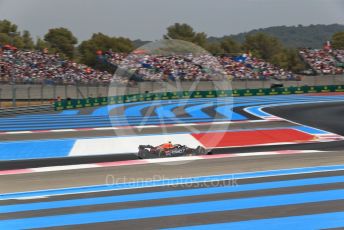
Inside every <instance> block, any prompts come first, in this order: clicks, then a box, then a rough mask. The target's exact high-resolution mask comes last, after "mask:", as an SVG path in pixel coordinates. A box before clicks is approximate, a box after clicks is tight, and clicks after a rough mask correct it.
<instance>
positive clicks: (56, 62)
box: [0, 46, 344, 85]
mask: <svg viewBox="0 0 344 230" xmlns="http://www.w3.org/2000/svg"><path fill="white" fill-rule="evenodd" d="M299 52H300V55H301V56H302V57H303V59H304V60H305V61H306V62H307V63H308V64H309V65H310V66H311V67H312V68H313V69H314V70H315V71H317V72H318V73H319V74H343V67H344V65H343V63H344V50H325V49H301V50H300V51H299ZM97 60H98V61H99V62H106V64H111V65H113V66H115V67H116V68H117V67H118V68H119V70H121V71H116V74H114V75H113V74H111V73H109V72H107V71H100V70H96V69H93V68H91V67H88V66H86V65H84V64H80V63H76V62H73V61H69V60H65V59H63V58H61V57H60V56H59V55H58V54H48V53H47V52H40V51H25V50H17V49H15V48H14V47H10V46H7V47H2V48H1V46H0V82H12V81H15V82H17V83H24V84H35V83H44V84H85V85H86V84H89V85H94V84H102V85H107V84H110V83H112V82H116V83H119V84H122V85H128V84H135V83H136V82H138V81H168V80H171V81H175V80H182V81H194V80H200V81H210V80H218V79H222V78H227V79H237V80H267V79H278V80H296V79H298V76H297V75H295V74H293V73H292V72H290V71H287V70H284V69H282V68H279V67H277V66H274V65H273V64H271V63H268V62H266V61H264V60H261V59H258V58H255V57H252V56H251V55H241V56H239V57H234V56H227V55H222V56H212V55H206V54H202V55H193V54H186V55H177V54H173V55H168V56H164V55H155V54H145V53H141V54H137V53H136V54H135V53H133V54H130V55H128V54H124V53H116V52H112V51H106V52H100V53H98V58H97Z"/></svg>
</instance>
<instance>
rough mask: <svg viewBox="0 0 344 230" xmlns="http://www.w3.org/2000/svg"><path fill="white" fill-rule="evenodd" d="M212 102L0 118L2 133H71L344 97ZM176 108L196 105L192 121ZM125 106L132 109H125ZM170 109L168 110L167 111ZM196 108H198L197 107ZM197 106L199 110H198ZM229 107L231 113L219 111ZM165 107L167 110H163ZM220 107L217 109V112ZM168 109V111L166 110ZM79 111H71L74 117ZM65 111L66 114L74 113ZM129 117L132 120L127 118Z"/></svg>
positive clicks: (144, 104) (236, 116)
mask: <svg viewBox="0 0 344 230" xmlns="http://www.w3.org/2000/svg"><path fill="white" fill-rule="evenodd" d="M231 100H232V98H209V99H181V100H166V101H151V102H135V103H131V104H119V105H109V106H102V107H100V108H98V109H95V110H94V112H93V113H92V114H90V115H79V114H74V115H73V114H50V115H49V114H42V115H29V116H18V117H15V118H0V131H21V130H42V129H68V128H92V127H110V126H123V125H154V124H159V123H165V124H174V123H188V122H191V123H194V122H208V121H212V120H213V119H214V117H212V116H209V114H206V113H204V112H203V111H202V109H203V108H206V107H208V106H215V109H217V111H219V112H221V114H222V115H224V116H225V117H226V118H227V120H243V115H241V114H236V113H234V112H233V108H235V107H238V106H242V105H243V104H248V103H252V104H254V103H257V105H256V106H253V107H252V108H250V110H251V111H252V113H253V114H254V115H256V116H271V115H270V114H268V113H265V112H261V111H259V109H260V108H261V107H266V106H275V105H276V104H285V103H289V104H290V101H293V102H295V103H311V102H315V101H328V102H330V101H343V100H344V96H306V95H287V96H263V97H257V96H256V97H243V98H233V101H232V102H229V101H231ZM171 103H175V104H176V105H179V106H180V105H184V104H185V103H188V104H191V105H194V106H191V107H188V108H187V110H189V111H188V112H190V113H191V117H182V118H177V119H174V117H173V116H174V115H175V114H173V112H172V111H171V109H172V108H173V107H174V106H172V104H171ZM156 104H158V105H159V106H160V107H158V108H157V109H156V110H155V112H156V113H157V115H158V116H145V117H143V116H142V114H141V109H142V108H144V107H148V106H152V105H156ZM124 106H129V107H128V108H127V107H124ZM166 106H167V107H166ZM195 106H196V107H195ZM197 106H198V107H197ZM222 106H228V107H227V108H228V109H225V108H220V107H222ZM117 107H123V108H124V111H125V113H124V114H120V115H115V116H110V117H109V116H108V114H109V111H111V110H112V109H115V108H117ZM162 107H164V108H162ZM216 107H217V108H216ZM165 108H167V109H165ZM76 111H78V110H74V111H72V112H73V113H75V112H76ZM72 112H68V111H66V113H72ZM126 115H129V116H126ZM214 121H223V119H218V118H216V119H214Z"/></svg>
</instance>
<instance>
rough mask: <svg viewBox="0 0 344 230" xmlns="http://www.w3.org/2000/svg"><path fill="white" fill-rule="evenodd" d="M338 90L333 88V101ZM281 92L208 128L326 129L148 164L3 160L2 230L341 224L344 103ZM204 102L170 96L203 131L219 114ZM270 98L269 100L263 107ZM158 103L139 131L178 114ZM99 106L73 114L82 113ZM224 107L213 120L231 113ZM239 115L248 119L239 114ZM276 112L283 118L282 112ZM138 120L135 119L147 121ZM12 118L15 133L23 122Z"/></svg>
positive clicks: (43, 136)
mask: <svg viewBox="0 0 344 230" xmlns="http://www.w3.org/2000/svg"><path fill="white" fill-rule="evenodd" d="M300 98H301V97H300ZM340 98H341V96H337V98H336V100H337V99H340ZM280 99H281V98H280ZM322 99H323V100H326V99H324V98H322ZM245 100H246V99H245ZM254 100H256V99H254ZM264 100H265V99H263V101H264ZM278 100H279V99H278ZM278 100H277V101H274V102H272V101H269V102H267V101H268V98H266V101H264V103H262V102H259V101H254V102H253V101H240V102H238V103H237V104H238V106H235V107H234V108H233V106H232V111H233V112H234V113H235V114H237V115H235V116H234V118H233V120H232V121H240V122H238V123H236V122H233V123H230V124H229V126H228V124H213V125H211V126H212V127H211V132H220V131H221V130H223V129H225V128H228V131H229V132H242V131H249V130H254V131H259V130H271V129H272V130H274V129H277V128H278V129H281V128H282V129H299V130H300V131H301V132H320V131H321V130H324V132H330V133H328V134H327V133H326V135H327V136H326V135H325V136H326V138H324V139H321V138H320V139H319V140H315V141H314V142H313V141H311V142H301V141H300V142H299V143H298V142H297V141H296V142H295V143H293V144H283V143H277V144H275V145H258V146H245V147H236V146H233V147H229V148H219V149H214V150H213V153H214V155H211V156H209V158H195V159H192V158H190V159H187V158H185V159H184V158H180V159H179V160H178V159H177V160H173V159H172V160H170V159H167V160H164V159H162V160H160V161H159V160H158V161H147V162H146V163H144V164H137V163H138V161H137V160H135V155H134V154H117V155H111V154H109V155H98V156H80V157H73V156H71V157H67V158H66V157H64V158H51V159H49V158H48V159H39V160H37V159H32V160H16V161H0V169H1V170H5V171H3V172H4V173H3V174H1V173H0V181H1V184H5V185H6V186H1V187H0V193H1V195H0V229H22V228H53V229H54V228H56V229H94V228H101V229H113V228H116V229H157V228H163V229H164V228H169V229H171V228H172V229H173V228H175V229H184V228H185V229H237V228H238V229H252V228H253V226H254V229H277V228H278V229H320V228H322V229H326V228H338V229H339V228H341V227H344V166H343V165H344V141H343V140H340V139H338V140H336V138H338V137H337V136H338V135H340V136H341V135H344V123H343V122H342V117H343V115H344V102H340V101H334V102H332V101H330V100H328V101H326V102H319V103H314V101H313V103H308V104H307V103H304V101H302V100H308V98H307V99H306V97H304V99H298V100H299V102H300V103H301V102H303V104H295V105H286V104H287V103H286V102H285V101H283V100H282V99H281V100H280V101H278ZM309 100H311V99H309ZM314 100H316V99H314ZM340 100H341V99H340ZM276 102H278V103H276ZM308 102H309V101H308ZM204 103H207V104H209V102H205V101H203V102H202V103H200V104H198V103H197V102H195V105H194V106H198V108H199V109H201V110H199V111H198V112H195V113H194V112H192V111H193V110H190V109H189V110H188V109H187V108H186V109H185V108H183V109H182V110H180V109H179V110H178V109H177V108H176V107H175V105H169V106H170V107H169V108H170V109H172V110H170V111H173V112H174V113H176V109H177V112H178V113H180V114H186V112H189V115H190V112H191V115H192V114H193V115H195V116H196V115H197V116H199V117H198V118H197V119H196V120H193V119H189V120H190V121H188V122H187V123H188V124H189V125H191V126H193V125H194V128H196V129H197V132H205V131H209V124H205V123H203V124H202V123H200V124H195V122H196V121H198V120H203V122H209V121H208V120H207V119H208V118H206V116H210V117H212V116H215V114H214V111H217V112H218V111H219V109H217V106H214V105H211V106H203V104H204ZM267 104H269V105H273V106H272V107H269V108H264V105H267ZM281 104H282V105H281ZM289 104H290V103H289ZM167 106H168V105H167ZM219 106H220V107H221V106H223V105H222V104H221V105H219ZM252 106H260V109H257V108H252V110H247V108H248V107H252ZM157 108H159V107H157V106H156V107H154V113H153V114H152V118H151V119H149V122H150V124H146V125H147V127H145V128H144V127H137V128H135V127H134V129H138V131H137V132H140V133H142V134H154V135H155V134H158V133H159V132H161V130H162V128H161V127H155V126H154V124H155V122H156V118H153V117H160V116H162V115H163V114H164V115H165V116H171V115H172V114H169V113H168V112H166V111H165V112H163V111H161V110H159V109H157ZM145 109H146V110H147V109H149V108H147V107H145ZM99 111H100V110H98V112H97V113H100V112H101V111H100V112H99ZM124 111H126V112H127V115H129V114H132V115H133V114H134V115H137V113H136V112H135V110H129V112H128V110H124ZM159 111H160V114H159ZM220 111H224V110H221V109H220ZM252 111H255V113H254V114H252V113H251V112H252ZM93 112H94V111H81V112H80V111H74V112H72V113H81V115H85V114H91V113H93ZM103 112H104V110H103ZM111 113H112V114H116V116H120V115H119V112H118V111H117V112H115V111H113V110H112V112H111ZM266 113H268V114H266ZM168 114H169V115H168ZM204 114H206V116H205V115H204ZM221 114H222V116H217V118H216V119H214V120H216V121H217V122H221V121H227V120H225V119H224V117H223V115H224V114H223V113H221ZM217 115H218V114H217ZM51 116H58V115H51ZM64 116H67V115H64ZM73 116H74V115H73ZM202 116H203V118H201V117H202ZM240 117H241V118H244V119H241V120H239V118H240ZM278 117H281V118H283V119H286V120H283V119H276V118H278ZM185 118H186V117H185ZM30 119H33V120H34V119H38V120H39V119H41V117H31V118H30ZM30 119H29V120H30ZM61 119H62V118H61ZM82 119H84V118H82ZM159 119H160V118H159ZM33 120H32V121H33ZM186 120H188V119H184V120H183V121H186ZM191 120H192V121H191ZM134 121H135V119H134V120H133V121H131V122H130V123H132V125H137V124H141V123H136V121H135V122H134ZM167 121H169V119H167ZM247 121H253V122H247ZM256 121H257V122H256ZM0 122H1V121H0ZM167 124H169V123H168V122H167ZM8 127H9V130H8V131H10V132H14V130H15V129H16V128H17V127H14V126H13V127H10V126H8ZM310 127H311V128H310ZM52 128H56V127H52ZM68 128H71V129H72V128H73V127H72V125H70V127H68ZM314 128H316V129H320V131H319V130H316V129H314ZM308 129H309V130H310V131H309V130H308ZM164 131H165V132H167V133H184V132H187V131H189V132H190V127H186V126H183V125H180V126H173V125H168V126H166V127H164ZM321 132H322V131H321ZM321 132H320V133H321ZM119 133H120V136H129V137H131V136H134V134H132V133H131V132H127V129H126V127H122V128H121V127H119V128H118V130H116V134H117V135H118V134H119ZM134 133H136V132H134ZM113 135H114V131H113V130H101V129H98V130H65V131H60V132H23V133H17V134H15V135H14V134H10V133H9V134H6V133H3V134H1V135H0V138H1V139H0V141H1V142H3V143H11V142H16V141H28V142H30V141H37V140H43V141H45V140H46V141H49V140H50V139H61V138H67V139H66V140H68V139H69V138H70V139H73V138H85V140H88V138H93V137H105V138H108V137H111V136H113ZM321 135H322V134H320V135H319V136H321ZM270 138H272V137H270ZM327 138H330V140H329V141H328V140H327ZM331 138H334V139H331ZM1 142H0V143H1ZM18 143H19V142H18ZM218 154H219V155H218ZM96 162H99V163H97V164H95V163H96ZM102 162H104V163H102ZM83 164H85V167H84V166H83ZM135 164H137V165H135ZM63 165H65V166H63ZM73 165H76V166H73ZM45 166H55V167H45ZM40 167H45V168H40ZM69 167H70V168H69ZM25 168H39V171H37V172H30V171H28V172H26V171H25V170H23V169H25ZM6 170H7V171H8V172H9V173H8V174H6V172H7V171H6ZM12 171H13V172H14V173H12ZM0 172H1V171H0Z"/></svg>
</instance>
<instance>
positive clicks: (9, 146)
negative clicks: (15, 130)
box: [0, 140, 75, 160]
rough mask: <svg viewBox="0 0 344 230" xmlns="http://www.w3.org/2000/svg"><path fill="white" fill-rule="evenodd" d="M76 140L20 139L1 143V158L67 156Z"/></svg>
mask: <svg viewBox="0 0 344 230" xmlns="http://www.w3.org/2000/svg"><path fill="white" fill-rule="evenodd" d="M74 143H75V141H74V140H61V141H60V140H47V141H20V142H17V141H16V142H3V143H0V150H1V151H0V160H22V159H42V158H52V157H67V156H68V155H69V152H70V151H71V149H72V148H73V145H74Z"/></svg>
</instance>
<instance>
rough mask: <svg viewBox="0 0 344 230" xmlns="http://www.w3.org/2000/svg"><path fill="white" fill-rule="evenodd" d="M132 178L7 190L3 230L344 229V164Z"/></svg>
mask: <svg viewBox="0 0 344 230" xmlns="http://www.w3.org/2000/svg"><path fill="white" fill-rule="evenodd" d="M114 178H116V177H115V176H114ZM128 179H129V180H130V178H128ZM130 181H131V182H124V183H113V182H116V181H115V180H114V181H109V183H108V184H106V185H98V186H88V187H75V188H63V189H53V190H46V191H28V192H21V193H11V194H1V195H0V229H31V228H49V227H57V228H59V227H63V228H73V229H95V228H99V229H158V228H159V229H165V228H166V229H189V228H190V229H323V228H341V227H344V165H335V166H320V167H308V168H295V169H281V170H272V171H259V172H245V173H235V174H230V175H216V176H203V177H193V178H175V179H163V180H148V181H143V180H142V179H141V180H138V181H136V182H135V181H133V180H130Z"/></svg>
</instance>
